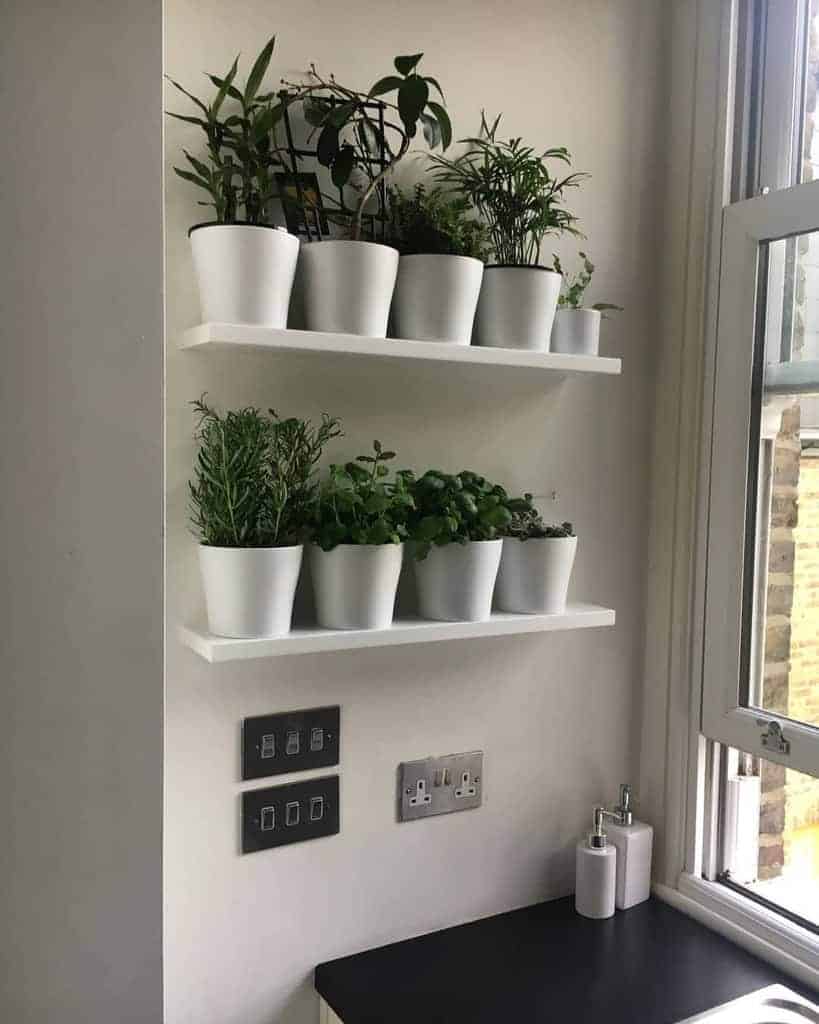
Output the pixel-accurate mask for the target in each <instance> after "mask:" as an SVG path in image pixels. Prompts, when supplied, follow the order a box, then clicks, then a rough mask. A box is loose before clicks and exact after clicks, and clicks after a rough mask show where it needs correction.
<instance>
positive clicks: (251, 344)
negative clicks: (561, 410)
mask: <svg viewBox="0 0 819 1024" xmlns="http://www.w3.org/2000/svg"><path fill="white" fill-rule="evenodd" d="M180 348H184V349H240V350H241V349H255V350H257V351H259V350H261V351H269V352H317V353H325V354H327V353H333V354H335V355H340V356H358V357H362V356H364V357H367V358H375V359H393V360H397V361H409V362H427V363H461V364H463V363H466V364H469V365H473V366H496V367H517V368H519V369H526V370H543V371H546V372H548V373H552V374H557V375H564V374H569V373H602V374H617V373H620V371H621V362H620V360H619V359H611V358H604V357H603V356H572V355H562V354H561V353H558V352H525V351H521V350H519V349H511V348H482V347H480V346H477V345H453V344H449V343H446V342H435V341H399V340H397V339H394V338H365V337H360V336H359V335H356V334H328V333H324V332H321V331H292V330H283V329H280V328H275V327H257V326H255V325H253V324H223V323H206V324H200V325H199V326H198V327H191V328H190V329H189V330H187V331H185V332H184V333H183V335H182V340H181V342H180Z"/></svg>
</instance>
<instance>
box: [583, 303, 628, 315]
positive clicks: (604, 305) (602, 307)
mask: <svg viewBox="0 0 819 1024" xmlns="http://www.w3.org/2000/svg"><path fill="white" fill-rule="evenodd" d="M591 308H592V309H597V310H600V312H601V313H602V312H603V311H604V310H606V309H614V310H617V312H618V313H622V312H623V307H622V306H615V305H614V303H613V302H595V304H594V305H593V306H592V307H591Z"/></svg>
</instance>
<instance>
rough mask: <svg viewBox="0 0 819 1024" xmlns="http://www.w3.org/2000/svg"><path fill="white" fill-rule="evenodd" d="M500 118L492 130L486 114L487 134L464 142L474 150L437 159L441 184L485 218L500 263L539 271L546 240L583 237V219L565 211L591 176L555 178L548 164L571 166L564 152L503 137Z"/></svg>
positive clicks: (574, 174) (483, 121) (483, 119)
mask: <svg viewBox="0 0 819 1024" xmlns="http://www.w3.org/2000/svg"><path fill="white" fill-rule="evenodd" d="M500 119H501V115H500V114H499V115H498V116H497V117H496V118H495V120H494V121H493V123H492V125H491V126H490V125H489V124H488V122H487V120H486V114H485V113H484V112H482V113H481V131H480V134H479V135H478V136H476V137H474V138H467V139H461V140H460V141H461V142H462V143H463V144H465V145H466V146H467V147H468V149H467V151H466V152H465V153H464V154H463V155H462V156H460V157H457V158H456V159H454V160H453V159H449V158H446V157H443V156H438V155H433V157H432V161H433V163H434V164H435V166H436V167H437V171H436V172H435V177H436V179H437V180H438V181H439V182H441V183H442V184H443V185H446V186H448V187H449V188H451V189H454V190H456V191H458V192H460V193H461V194H462V195H464V196H465V197H466V198H467V199H469V201H470V202H471V204H472V205H473V206H474V207H475V209H476V210H477V211H478V212H479V213H480V214H481V216H482V217H483V218H484V220H485V221H486V223H487V226H488V228H489V236H490V240H491V245H492V249H493V252H494V254H495V259H496V261H497V263H498V264H501V265H507V266H534V265H537V264H538V260H539V258H540V248H541V245H542V243H543V240H544V238H545V237H546V236H547V235H550V234H556V235H559V234H563V233H564V232H568V233H569V234H573V235H580V232H579V231H578V230H577V228H576V226H575V225H576V223H577V218H576V217H575V216H574V215H573V214H571V213H570V212H569V211H568V210H567V209H565V207H564V206H563V202H564V198H565V193H566V191H567V190H568V189H571V188H576V187H577V186H578V185H579V184H580V182H581V181H582V180H583V179H584V178H586V177H587V175H585V174H583V173H580V172H572V173H570V174H567V175H566V176H565V177H563V178H560V177H555V176H553V175H552V174H551V172H550V171H549V169H548V168H547V166H546V164H545V161H547V160H558V161H560V162H562V163H564V164H569V165H570V164H571V157H570V155H569V152H568V150H566V149H565V148H564V147H562V146H561V147H556V148H552V149H547V150H545V151H544V152H542V153H538V152H536V151H535V150H534V149H533V148H532V147H531V146H526V145H524V143H523V140H522V139H520V138H513V139H509V140H507V141H505V142H504V141H502V140H499V139H498V138H497V131H498V125H499V124H500Z"/></svg>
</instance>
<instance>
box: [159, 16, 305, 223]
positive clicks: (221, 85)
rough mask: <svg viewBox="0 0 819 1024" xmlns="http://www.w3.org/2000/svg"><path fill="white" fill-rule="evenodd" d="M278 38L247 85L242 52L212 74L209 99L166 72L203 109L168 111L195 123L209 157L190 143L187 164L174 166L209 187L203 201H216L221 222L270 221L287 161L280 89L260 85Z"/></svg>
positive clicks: (189, 179)
mask: <svg viewBox="0 0 819 1024" xmlns="http://www.w3.org/2000/svg"><path fill="white" fill-rule="evenodd" d="M275 42H276V37H275V36H274V37H273V38H272V39H270V40H268V42H267V43H266V44H265V46H264V47H263V49H262V51H261V53H260V54H259V56H258V57H257V58H256V60H255V62H254V64H253V67H252V69H251V71H250V74H249V75H248V77H247V81H246V82H245V85H244V88H240V87H239V86H238V85H237V82H236V76H237V74H238V68H239V58H238V57H236V59H235V60H234V61H233V64H232V65H231V66H230V68H229V70H228V72H227V74H226V75H224V76H223V77H222V76H219V75H211V74H209V75H208V76H207V77H208V78H209V80H210V82H211V83H212V85H213V86H214V88H215V90H216V92H215V94H214V96H213V98H212V99H211V100H210V102H206V101H204V100H202V99H200V98H199V97H197V96H194V95H193V93H190V92H188V90H187V89H185V88H184V86H182V85H180V84H179V82H176V81H174V79H172V78H170V77H169V76H167V75H166V78H167V79H168V81H169V82H170V83H171V85H173V86H174V88H175V89H178V90H179V92H181V93H182V94H183V95H185V96H187V97H188V99H189V100H191V102H192V103H193V104H195V106H196V107H197V109H198V113H197V114H196V115H192V114H177V113H174V112H172V111H168V114H169V116H170V117H174V118H176V119H177V120H178V121H184V122H185V123H186V124H193V125H196V126H197V127H199V128H201V129H202V131H203V132H204V133H205V138H206V153H205V156H204V159H200V158H199V157H197V156H194V155H193V154H192V153H190V152H188V150H186V149H185V150H183V152H184V154H185V159H186V160H187V162H188V166H187V167H174V171H175V172H176V173H177V174H178V175H179V177H180V178H183V179H184V180H185V181H187V182H190V183H191V184H192V185H196V186H197V187H198V188H201V189H203V190H204V191H205V192H207V194H208V196H209V197H210V198H209V199H208V200H206V201H204V202H201V203H200V204H199V205H200V206H212V207H213V208H214V210H215V213H216V221H217V223H219V224H233V223H235V222H237V221H243V222H245V223H247V224H269V223H270V222H271V221H270V218H271V210H270V206H271V201H272V200H273V199H275V198H277V190H276V185H275V175H274V171H273V168H275V167H281V166H284V165H285V164H286V161H285V159H284V155H283V151H282V150H281V148H280V147H279V146H278V143H277V140H276V125H277V124H278V122H279V120H280V119H281V116H282V106H281V103H280V102H279V100H278V98H277V95H276V93H273V92H264V93H263V92H261V91H260V90H261V87H262V83H263V81H264V77H265V74H266V73H267V69H268V66H269V64H270V59H271V57H272V55H273V49H274V46H275Z"/></svg>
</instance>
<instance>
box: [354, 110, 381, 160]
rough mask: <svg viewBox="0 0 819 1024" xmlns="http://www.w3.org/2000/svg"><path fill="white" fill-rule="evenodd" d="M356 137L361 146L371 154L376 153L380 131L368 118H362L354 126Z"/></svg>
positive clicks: (378, 147) (378, 146)
mask: <svg viewBox="0 0 819 1024" xmlns="http://www.w3.org/2000/svg"><path fill="white" fill-rule="evenodd" d="M356 131H357V133H358V138H359V140H360V142H361V146H362V148H363V149H364V150H365V151H366V152H367V153H370V154H371V155H372V154H374V153H377V152H378V151H379V149H380V148H381V147H380V140H381V132H380V131H378V129H377V128H376V127H375V125H374V124H373V123H372V121H370V120H369V118H364V119H363V120H361V121H359V122H358V125H357V126H356Z"/></svg>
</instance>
